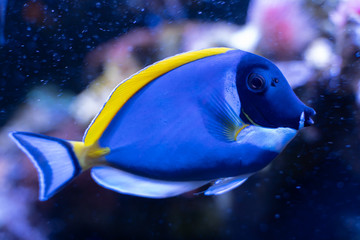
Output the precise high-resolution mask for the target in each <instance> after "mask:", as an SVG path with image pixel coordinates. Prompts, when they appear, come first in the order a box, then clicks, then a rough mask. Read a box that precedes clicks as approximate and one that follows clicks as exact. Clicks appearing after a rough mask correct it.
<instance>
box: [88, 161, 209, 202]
mask: <svg viewBox="0 0 360 240" xmlns="http://www.w3.org/2000/svg"><path fill="white" fill-rule="evenodd" d="M91 176H92V177H93V179H94V180H95V181H96V182H97V183H98V184H99V185H101V186H103V187H105V188H108V189H110V190H113V191H116V192H119V193H123V194H129V195H135V196H141V197H148V198H167V197H173V196H176V195H180V194H183V193H185V192H189V191H192V190H194V189H197V188H199V187H201V186H203V185H205V184H207V183H208V181H189V182H172V181H163V180H157V179H150V178H146V177H142V176H137V175H134V174H131V173H128V172H125V171H121V170H119V169H116V168H113V167H107V166H101V167H94V168H92V170H91Z"/></svg>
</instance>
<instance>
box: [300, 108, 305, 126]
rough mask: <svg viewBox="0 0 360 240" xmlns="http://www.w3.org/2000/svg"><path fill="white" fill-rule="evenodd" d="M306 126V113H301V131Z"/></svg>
mask: <svg viewBox="0 0 360 240" xmlns="http://www.w3.org/2000/svg"><path fill="white" fill-rule="evenodd" d="M304 126H305V112H302V113H301V116H300V121H299V130H300V129H302V128H303V127H304Z"/></svg>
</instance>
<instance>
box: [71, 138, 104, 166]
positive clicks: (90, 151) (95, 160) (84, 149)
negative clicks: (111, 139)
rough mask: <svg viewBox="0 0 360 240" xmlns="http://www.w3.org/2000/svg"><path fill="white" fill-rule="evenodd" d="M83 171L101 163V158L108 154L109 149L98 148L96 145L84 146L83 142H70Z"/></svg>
mask: <svg viewBox="0 0 360 240" xmlns="http://www.w3.org/2000/svg"><path fill="white" fill-rule="evenodd" d="M70 144H71V145H72V146H73V150H74V153H75V155H76V157H77V159H78V161H79V164H80V167H81V169H82V170H83V171H85V170H87V169H89V168H91V167H92V166H95V165H98V164H99V163H102V161H101V158H102V157H104V156H105V155H107V154H109V153H110V148H108V147H106V148H102V147H99V145H98V144H97V143H95V144H93V145H91V146H86V145H85V144H84V143H83V142H77V141H70Z"/></svg>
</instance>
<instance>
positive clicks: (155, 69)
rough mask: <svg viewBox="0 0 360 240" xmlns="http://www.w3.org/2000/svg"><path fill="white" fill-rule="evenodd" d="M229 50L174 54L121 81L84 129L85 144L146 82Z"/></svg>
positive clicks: (216, 49) (91, 141) (95, 136)
mask: <svg viewBox="0 0 360 240" xmlns="http://www.w3.org/2000/svg"><path fill="white" fill-rule="evenodd" d="M229 50H232V49H231V48H208V49H203V50H199V51H192V52H187V53H183V54H179V55H175V56H173V57H170V58H166V59H164V60H162V61H159V62H156V63H154V64H152V65H150V66H149V67H147V68H145V69H143V70H140V71H139V72H137V73H135V74H134V75H132V76H131V77H129V78H127V79H126V80H124V81H122V82H121V83H120V84H119V85H118V86H117V87H116V88H115V89H114V90H113V92H112V93H111V94H110V97H109V99H108V101H107V102H106V103H105V105H104V107H103V108H102V109H101V111H100V112H99V113H98V115H97V116H96V117H95V118H94V119H93V121H92V122H91V124H90V125H89V127H88V129H87V130H86V133H85V135H84V142H85V145H86V146H89V145H92V144H93V143H95V142H96V141H97V140H98V139H99V138H100V137H101V135H102V134H103V132H104V131H105V129H106V128H107V126H108V125H109V123H110V122H111V120H112V119H113V118H114V116H115V115H116V113H117V112H118V111H119V110H120V109H121V108H122V106H124V104H125V103H126V102H127V101H128V100H129V99H130V98H131V97H132V96H133V95H134V94H135V93H137V92H138V91H139V90H140V89H141V88H143V87H144V86H145V85H146V84H148V83H150V82H151V81H153V80H154V79H156V78H158V77H160V76H161V75H163V74H165V73H167V72H169V71H171V70H173V69H175V68H177V67H180V66H182V65H184V64H187V63H190V62H193V61H195V60H198V59H201V58H205V57H209V56H213V55H217V54H221V53H225V52H227V51H229Z"/></svg>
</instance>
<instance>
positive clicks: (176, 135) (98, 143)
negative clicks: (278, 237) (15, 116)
mask: <svg viewBox="0 0 360 240" xmlns="http://www.w3.org/2000/svg"><path fill="white" fill-rule="evenodd" d="M314 114H315V111H314V110H313V109H312V108H309V107H307V106H305V105H304V104H303V103H302V102H301V101H300V100H299V99H298V98H297V97H296V95H295V94H294V92H293V91H292V89H291V87H290V86H289V84H288V83H287V80H286V79H285V77H284V76H283V75H282V73H281V72H280V70H279V69H278V68H277V67H276V66H275V65H274V64H273V63H271V62H270V61H269V60H267V59H265V58H262V57H260V56H257V55H254V54H251V53H247V52H243V51H240V50H234V49H227V48H213V49H204V50H200V51H195V52H189V53H184V54H181V55H176V56H174V57H172V58H168V59H165V60H163V61H160V62H158V63H155V64H153V65H151V66H149V67H148V68H145V69H143V70H141V71H139V72H138V73H136V74H134V75H133V76H131V77H130V78H129V79H127V80H125V81H123V82H122V83H120V84H119V85H118V87H117V88H115V89H114V91H113V93H112V94H111V96H110V97H109V100H108V102H107V103H106V104H105V105H104V108H103V109H102V110H101V111H100V113H99V114H98V115H97V116H96V117H95V119H94V120H93V122H92V123H91V124H90V126H89V128H88V129H87V131H86V133H85V136H84V140H83V142H74V141H66V140H61V139H57V138H51V137H47V136H43V135H38V134H33V133H24V132H13V133H11V136H12V138H13V139H14V140H15V142H16V143H17V144H18V145H19V146H20V147H21V148H22V149H23V150H24V151H25V153H27V154H28V155H29V157H30V158H31V159H32V161H33V163H34V164H35V166H36V167H37V169H38V171H39V180H40V183H41V184H40V200H46V199H48V198H49V197H51V196H52V195H54V194H55V193H56V192H57V191H58V190H59V188H61V187H62V186H64V185H65V184H66V183H68V182H69V181H70V180H71V179H73V178H74V177H76V176H77V175H78V174H80V173H81V172H82V171H85V170H87V169H91V174H92V177H93V178H94V180H95V181H96V182H97V183H99V184H100V185H102V186H104V187H106V188H109V189H111V190H114V191H117V192H120V193H125V194H131V195H137V196H143V197H151V198H163V197H171V196H176V195H179V194H182V193H184V192H187V191H192V190H195V189H197V188H198V187H201V186H203V185H206V184H208V185H210V187H209V188H208V189H207V190H205V194H206V195H212V194H221V193H224V192H227V191H229V190H231V189H233V188H235V187H237V186H239V185H240V184H241V183H243V182H244V181H245V180H246V179H247V178H248V177H249V176H251V175H252V174H254V173H256V172H257V171H259V170H261V169H262V168H264V167H265V166H266V165H267V164H269V163H270V162H271V161H272V160H273V159H274V158H275V157H276V156H277V155H278V154H279V153H280V152H281V151H282V149H283V148H284V147H285V146H286V144H287V143H288V142H289V141H290V140H291V139H292V138H293V137H294V136H295V135H296V133H297V131H298V130H299V129H301V128H302V127H304V126H309V125H311V124H312V123H313V122H312V120H311V116H313V115H314ZM55 152H56V155H55V154H52V153H55ZM64 159H65V160H64ZM60 161H61V164H60ZM209 183H210V184H209Z"/></svg>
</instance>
